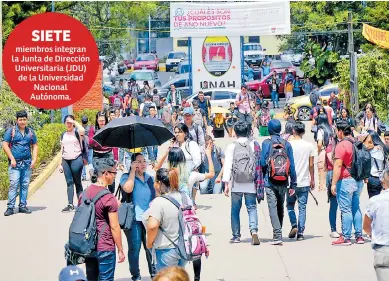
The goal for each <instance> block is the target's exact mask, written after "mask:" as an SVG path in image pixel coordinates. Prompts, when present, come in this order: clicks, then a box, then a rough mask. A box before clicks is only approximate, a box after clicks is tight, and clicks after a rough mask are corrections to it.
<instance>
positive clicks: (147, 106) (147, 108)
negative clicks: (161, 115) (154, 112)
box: [142, 102, 153, 117]
mask: <svg viewBox="0 0 389 281" xmlns="http://www.w3.org/2000/svg"><path fill="white" fill-rule="evenodd" d="M152 105H153V104H152V103H151V102H145V103H144V104H143V110H142V116H143V117H146V116H149V115H150V107H151V106H152Z"/></svg>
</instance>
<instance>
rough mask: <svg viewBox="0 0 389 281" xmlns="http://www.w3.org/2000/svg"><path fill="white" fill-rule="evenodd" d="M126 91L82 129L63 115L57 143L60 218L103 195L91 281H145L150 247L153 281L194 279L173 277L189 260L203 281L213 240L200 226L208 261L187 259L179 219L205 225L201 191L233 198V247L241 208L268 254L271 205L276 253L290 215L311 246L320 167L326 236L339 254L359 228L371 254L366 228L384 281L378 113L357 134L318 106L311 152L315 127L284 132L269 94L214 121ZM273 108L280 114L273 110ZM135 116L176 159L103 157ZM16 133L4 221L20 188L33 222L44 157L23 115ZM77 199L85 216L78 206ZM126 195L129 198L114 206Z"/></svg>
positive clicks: (384, 204)
mask: <svg viewBox="0 0 389 281" xmlns="http://www.w3.org/2000/svg"><path fill="white" fill-rule="evenodd" d="M121 82H122V81H121ZM122 86H123V83H119V88H118V90H117V91H116V92H115V94H114V95H113V96H112V97H111V99H110V101H111V104H110V106H111V108H110V109H109V110H105V111H104V110H103V111H99V112H97V113H96V121H95V124H92V125H89V120H88V118H87V117H86V116H83V117H82V118H81V120H80V121H81V123H79V122H78V121H77V120H75V118H74V116H72V115H68V116H66V117H65V118H64V123H65V125H66V131H65V132H64V133H63V134H62V135H61V138H60V140H59V142H60V144H61V155H62V162H61V165H60V166H59V171H60V172H62V173H63V174H64V178H65V181H66V185H67V199H66V200H67V205H66V207H65V208H64V209H63V210H62V212H70V211H74V210H75V209H77V210H81V209H82V208H83V204H84V203H85V199H86V198H88V199H89V200H92V201H93V198H96V197H97V196H99V199H98V200H96V202H94V204H95V217H96V218H95V220H96V227H97V236H98V240H97V245H96V249H95V250H96V253H95V254H94V256H93V257H91V256H87V257H85V259H84V260H83V262H84V263H85V264H86V275H87V278H88V280H113V279H114V273H115V267H116V259H118V261H119V263H121V262H124V260H125V258H126V256H127V258H128V263H129V272H130V274H131V276H132V280H141V273H140V269H139V260H140V251H141V247H142V245H143V248H144V251H145V254H146V259H147V263H148V270H149V274H150V276H151V277H152V278H154V279H153V280H173V279H169V278H171V277H169V276H171V275H169V274H173V273H172V272H177V273H175V274H182V275H183V276H187V274H186V273H185V272H181V273H178V272H180V269H179V268H177V267H176V266H178V267H184V266H185V265H186V264H187V263H188V261H192V262H193V263H192V264H193V271H194V276H195V277H194V278H195V279H194V280H195V281H197V280H200V274H201V263H202V259H201V258H202V256H208V255H209V254H210V252H209V249H208V248H207V245H206V240H205V236H204V233H205V229H204V228H203V227H201V224H200V223H198V224H196V226H197V228H198V229H197V231H198V232H196V233H195V234H194V236H195V238H196V240H194V241H195V242H196V243H198V245H200V246H199V248H200V249H201V252H199V253H197V254H196V255H195V254H194V253H192V252H190V253H188V250H187V249H186V251H187V252H186V254H184V253H183V251H184V252H185V241H183V242H182V243H183V244H182V245H184V247H183V248H184V250H182V247H181V246H182V245H181V244H180V243H181V242H180V241H181V240H180V239H184V238H185V239H188V237H187V236H185V235H182V234H183V228H184V227H183V220H182V217H184V216H187V215H188V216H191V218H195V219H196V221H197V220H198V217H197V215H196V209H197V207H196V197H197V195H198V191H200V193H201V194H208V193H213V194H220V193H224V194H225V196H228V197H231V232H232V238H231V240H230V243H240V242H241V224H240V210H241V207H242V201H243V198H244V201H245V205H246V208H247V211H248V218H249V231H250V235H251V239H252V241H251V242H252V245H259V244H260V243H261V241H260V239H259V237H258V214H257V206H258V203H259V202H261V201H264V200H265V198H266V201H267V205H268V209H269V215H270V221H271V224H272V227H273V235H272V241H271V242H270V244H272V245H282V244H283V237H282V227H283V226H284V225H283V221H284V208H285V205H286V209H287V212H288V218H289V222H290V232H289V238H290V239H297V241H301V240H304V232H305V229H306V212H307V202H308V198H309V194H310V193H311V191H312V190H313V189H314V188H315V182H316V178H315V165H317V168H318V171H319V173H318V175H319V177H318V182H319V188H318V189H319V190H323V191H324V190H325V191H327V194H328V200H329V203H330V204H329V205H330V207H329V211H328V218H329V220H328V225H329V230H330V235H331V237H332V238H334V239H335V240H334V241H333V242H332V245H334V246H338V245H351V244H352V241H351V233H352V226H354V230H355V243H356V244H363V243H365V238H364V237H363V235H362V228H363V229H364V230H365V232H366V233H367V234H369V235H370V238H371V241H372V244H373V249H374V251H375V255H376V257H379V258H377V259H376V260H375V264H374V266H375V268H376V272H377V277H378V280H387V278H388V276H389V264H388V263H387V259H388V257H389V250H388V249H389V231H388V230H389V225H388V224H387V219H385V216H387V215H388V213H389V208H388V201H387V200H388V199H387V194H388V191H387V190H388V188H389V132H386V133H385V135H384V141H383V140H382V138H381V136H380V134H379V126H378V118H377V115H376V114H375V110H374V107H373V106H372V105H371V104H367V105H366V107H365V108H364V111H363V114H361V115H360V116H359V117H358V116H357V118H358V122H357V123H356V122H355V119H352V118H351V117H350V116H349V113H348V111H347V109H346V108H343V107H341V106H338V105H339V104H340V103H339V102H338V101H337V100H336V97H333V96H331V99H330V101H329V102H326V101H324V100H323V101H322V100H321V99H320V97H319V98H318V100H317V102H316V106H314V107H313V109H312V114H311V115H312V116H311V117H312V125H311V127H312V132H313V133H314V140H315V142H316V144H317V145H316V146H314V145H313V144H312V143H311V142H310V141H308V140H306V139H305V137H304V135H305V133H306V124H305V123H303V122H299V121H295V120H294V118H293V116H290V115H288V114H286V115H285V118H286V121H287V122H286V124H285V127H284V130H283V129H282V125H281V122H280V120H278V119H275V114H274V111H272V110H271V109H270V106H269V102H268V101H267V100H264V98H263V95H262V93H261V90H259V91H258V92H257V93H254V94H252V93H249V92H248V91H247V89H246V87H244V86H243V87H242V89H241V92H240V93H239V94H238V95H237V97H236V101H235V103H231V104H230V108H229V110H228V111H229V113H228V114H222V113H216V114H213V112H212V111H213V110H212V107H211V104H210V102H209V100H208V99H207V98H206V97H205V96H204V93H203V92H201V91H200V92H199V94H198V99H196V100H194V101H193V102H191V103H189V102H188V101H186V100H184V99H182V98H181V96H180V94H179V92H178V91H176V89H175V88H174V85H172V86H171V90H170V91H169V93H168V95H167V97H166V98H156V97H155V95H157V93H155V92H153V93H151V89H149V90H147V87H146V86H147V85H145V87H146V90H145V91H143V92H142V91H141V90H140V89H139V86H138V85H136V83H135V82H134V81H130V82H129V85H128V90H126V91H124V88H121V87H122ZM322 103H323V105H322ZM273 105H274V107H277V103H276V102H275V100H273ZM334 107H335V108H334ZM127 116H143V117H146V118H156V119H159V120H160V121H161V122H162V123H163V124H164V125H165V126H166V127H167V128H168V129H169V130H171V132H172V133H173V134H174V138H173V139H172V140H171V141H170V143H169V148H168V149H167V150H166V151H165V152H163V153H161V152H160V151H159V149H158V147H157V146H152V147H139V148H135V149H124V148H116V147H105V146H101V145H100V144H99V143H98V142H96V141H95V140H94V138H93V137H94V136H95V134H96V133H97V131H99V130H100V129H102V128H104V126H106V125H107V124H108V123H109V122H111V121H112V120H114V119H115V118H124V117H127ZM16 123H17V125H16V126H14V127H12V128H10V129H9V130H7V132H6V134H5V136H4V143H3V148H4V151H5V152H6V154H7V156H8V158H9V159H10V160H9V161H10V168H9V176H10V182H11V186H10V192H9V201H8V207H7V210H6V212H5V215H6V216H10V215H12V214H14V206H15V201H16V195H17V188H18V185H19V184H20V190H21V191H20V205H19V212H22V213H31V211H30V210H29V209H28V208H27V202H26V199H27V190H28V183H29V180H30V175H31V169H32V168H33V167H34V164H35V162H36V159H37V155H38V145H37V139H36V136H35V133H34V132H33V130H32V129H30V128H28V127H27V113H26V112H18V113H17V115H16ZM255 127H257V128H258V131H259V136H263V137H266V138H265V139H264V140H263V141H262V142H260V141H258V140H257V139H256V138H254V137H253V132H254V131H255V129H254V128H255ZM224 132H227V134H228V136H229V137H234V138H235V139H234V141H233V142H232V143H231V144H229V145H228V146H227V148H226V150H225V151H222V149H221V148H220V147H218V146H217V145H216V144H215V143H214V140H215V138H216V139H217V138H223V137H224ZM315 157H317V159H318V161H317V163H315V161H314V159H315ZM148 164H150V165H151V168H152V170H153V172H152V173H150V169H148V168H150V167H149V165H148ZM119 171H120V172H121V173H122V175H121V177H120V179H119V182H120V184H119V188H118V190H115V186H116V185H115V180H116V177H117V174H118V172H119ZM154 173H155V176H154ZM87 179H90V180H91V182H92V183H91V185H90V186H89V187H88V188H87V189H86V190H84V189H83V186H82V181H85V180H87ZM364 183H367V190H368V194H369V198H371V199H370V200H369V203H368V206H367V211H366V214H365V219H364V223H363V224H362V220H363V216H362V213H361V210H360V195H361V192H362V189H363V186H364ZM74 189H75V192H76V195H77V198H78V203H77V206H78V207H75V205H74V203H73V198H74ZM107 190H108V191H109V192H107ZM102 194H103V195H102ZM118 194H121V196H122V199H120V200H119V199H118V198H115V196H118ZM265 194H266V196H265ZM285 201H286V204H285ZM296 202H297V205H298V215H296V211H295V205H296ZM127 203H131V204H133V206H134V208H133V218H132V220H131V227H130V228H125V227H123V226H122V223H121V222H120V220H121V218H120V215H119V214H120V208H121V207H122V205H123V206H124V204H127ZM180 206H181V207H180ZM182 206H184V207H185V208H182ZM338 209H339V210H340V214H341V217H342V222H341V230H339V229H337V224H336V217H337V212H338ZM186 212H187V213H186ZM76 214H77V213H76ZM73 223H74V221H73ZM73 223H72V225H73ZM362 225H363V226H362ZM70 228H72V226H71V227H70ZM121 228H122V229H123V230H124V234H125V236H126V239H127V244H128V252H127V253H124V249H123V243H122V235H121ZM183 237H184V238H183ZM190 237H192V236H190ZM191 242H193V241H191ZM69 244H71V243H70V242H69ZM180 245H181V246H180ZM116 250H117V251H116ZM116 252H117V253H116ZM189 254H190V255H189ZM194 256H195V258H193V257H194ZM67 261H68V264H69V266H70V267H69V268H67V269H64V270H65V271H64V272H65V273H64V274H66V270H68V271H69V270H70V271H75V270H78V269H77V268H73V267H71V266H73V265H77V264H79V263H80V262H79V260H78V259H77V260H75V259H73V258H72V257H71V255H67ZM164 274H165V275H164ZM82 278H84V279H85V277H82V276H81V279H76V280H84V279H82ZM183 278H184V277H183ZM185 278H187V277H185ZM385 278H386V279H385ZM178 280H179V279H178ZM182 280H187V279H182Z"/></svg>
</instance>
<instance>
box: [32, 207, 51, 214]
mask: <svg viewBox="0 0 389 281" xmlns="http://www.w3.org/2000/svg"><path fill="white" fill-rule="evenodd" d="M28 208H29V209H30V210H31V211H32V212H33V213H35V212H38V211H43V210H45V209H46V208H47V207H38V206H28Z"/></svg>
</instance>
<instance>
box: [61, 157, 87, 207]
mask: <svg viewBox="0 0 389 281" xmlns="http://www.w3.org/2000/svg"><path fill="white" fill-rule="evenodd" d="M83 165H84V164H83V160H82V156H81V155H80V156H78V157H77V158H76V159H74V160H65V159H63V158H62V168H63V173H64V175H65V180H66V185H67V193H68V204H69V205H73V198H74V186H76V193H77V199H78V198H80V195H81V193H82V191H83V190H84V189H83V187H82V183H81V173H82V167H83Z"/></svg>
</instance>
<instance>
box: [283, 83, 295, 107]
mask: <svg viewBox="0 0 389 281" xmlns="http://www.w3.org/2000/svg"><path fill="white" fill-rule="evenodd" d="M293 89H294V86H293V80H287V81H286V83H285V102H286V103H288V101H289V100H290V99H291V98H293Z"/></svg>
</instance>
